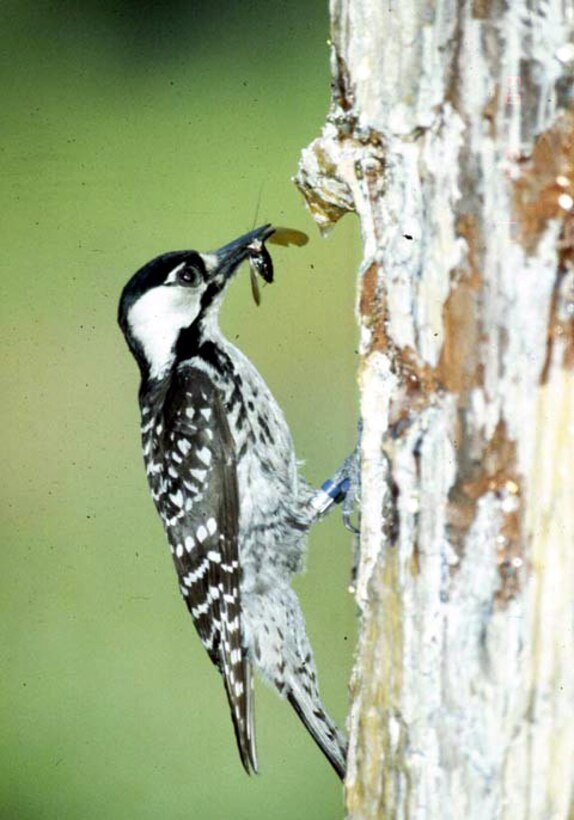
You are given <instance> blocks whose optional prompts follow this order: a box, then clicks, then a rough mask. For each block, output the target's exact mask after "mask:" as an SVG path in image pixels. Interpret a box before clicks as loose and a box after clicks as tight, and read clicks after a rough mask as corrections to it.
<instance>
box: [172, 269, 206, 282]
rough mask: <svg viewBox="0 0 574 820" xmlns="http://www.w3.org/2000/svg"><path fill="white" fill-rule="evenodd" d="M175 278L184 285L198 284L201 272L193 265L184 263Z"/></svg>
mask: <svg viewBox="0 0 574 820" xmlns="http://www.w3.org/2000/svg"><path fill="white" fill-rule="evenodd" d="M177 278H178V281H179V282H181V283H182V284H184V285H198V284H199V282H200V280H201V273H200V272H199V271H198V269H197V268H195V267H194V266H193V265H185V267H183V268H182V269H181V270H179V271H178V272H177Z"/></svg>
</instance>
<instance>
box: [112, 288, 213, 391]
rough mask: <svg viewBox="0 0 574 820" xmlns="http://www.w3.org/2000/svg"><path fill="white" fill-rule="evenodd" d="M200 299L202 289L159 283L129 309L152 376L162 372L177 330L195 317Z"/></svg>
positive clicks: (130, 322) (171, 351) (134, 331)
mask: <svg viewBox="0 0 574 820" xmlns="http://www.w3.org/2000/svg"><path fill="white" fill-rule="evenodd" d="M200 299H201V293H200V292H198V291H196V290H193V289H192V288H185V287H178V286H177V285H175V286H174V285H171V286H168V287H165V286H163V285H160V286H159V287H156V288H153V289H152V290H150V291H148V292H147V293H144V295H143V296H141V297H140V298H139V299H138V301H137V302H136V303H135V304H134V305H133V306H132V308H131V309H130V312H129V314H128V322H129V326H130V329H131V332H132V334H133V336H134V337H135V338H136V339H137V340H138V342H139V343H140V344H141V346H142V348H143V351H144V354H145V357H146V359H147V361H148V364H149V367H150V376H151V377H152V378H159V377H160V376H162V375H163V373H165V371H166V370H167V368H168V367H169V366H170V364H171V363H172V362H173V358H174V355H175V353H174V347H175V343H176V341H177V337H178V336H179V332H180V330H182V329H183V328H184V327H188V326H189V325H190V324H191V323H192V322H193V320H194V319H195V318H196V317H197V315H198V313H199V308H200Z"/></svg>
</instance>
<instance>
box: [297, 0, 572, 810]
mask: <svg viewBox="0 0 574 820" xmlns="http://www.w3.org/2000/svg"><path fill="white" fill-rule="evenodd" d="M573 18H574V9H573V6H572V4H571V3H566V2H557V1H556V0H549V1H548V2H541V0H532V1H531V2H529V3H527V2H525V0H516V2H514V0H513V2H510V3H502V2H491V1H490V0H474V2H455V1H454V0H438V2H436V3H427V2H424V0H405V2H401V3H400V4H399V3H398V2H394V0H388V2H382V0H331V20H332V34H331V37H332V72H333V98H332V106H331V111H330V114H329V116H328V119H327V123H326V125H325V126H324V129H323V132H322V134H321V136H320V137H319V138H318V139H317V140H315V141H314V142H313V143H312V144H311V145H310V146H309V147H308V148H307V149H305V150H304V151H303V155H302V159H301V163H300V170H299V175H298V177H297V184H298V185H299V187H300V189H301V190H302V192H303V193H304V195H305V197H306V200H307V202H308V205H309V207H310V209H311V211H312V213H313V215H314V217H315V219H316V220H317V222H318V223H319V226H320V227H321V228H322V229H328V228H330V227H331V226H332V225H333V224H334V223H335V222H336V221H337V220H338V219H339V218H340V217H341V216H342V215H343V214H345V213H346V212H349V211H354V212H356V213H357V215H358V217H359V221H360V227H361V234H362V240H363V247H364V255H363V260H362V263H361V268H360V273H359V279H358V318H359V325H360V344H361V351H360V352H361V368H360V375H359V381H360V389H361V402H362V415H363V422H364V435H363V441H362V457H363V462H362V464H363V466H362V481H363V493H362V518H361V539H360V540H361V550H360V563H359V567H358V577H357V584H356V596H357V602H358V605H359V608H360V613H361V621H360V635H359V643H358V650H357V658H356V665H355V669H354V674H353V679H352V682H351V712H350V717H349V729H350V736H351V745H350V756H349V772H348V777H347V783H346V799H347V811H348V816H349V817H350V818H353V820H355V819H357V820H358V818H374V817H388V818H395V817H396V818H440V820H448V819H449V818H453V819H454V820H459V818H463V817H464V818H468V819H469V820H472V819H474V818H476V820H485V819H487V818H540V820H549V819H551V820H554V819H556V820H558V818H567V817H568V815H569V811H570V810H571V801H572V792H573V784H574V779H573V771H572V767H573V761H574V653H573V648H574V636H573V602H574V373H573V366H574V210H573V207H574V107H573V97H572V75H573V70H574V46H573V45H572V44H571V40H572V35H573Z"/></svg>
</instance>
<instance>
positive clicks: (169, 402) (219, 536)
mask: <svg viewBox="0 0 574 820" xmlns="http://www.w3.org/2000/svg"><path fill="white" fill-rule="evenodd" d="M157 441H158V444H159V447H160V450H161V452H159V453H157V455H158V456H159V460H160V461H161V463H162V467H163V469H162V474H163V475H162V478H163V481H162V490H163V491H162V492H161V496H160V498H158V499H156V504H157V505H158V508H160V514H161V516H162V519H163V521H164V525H165V527H166V531H167V534H168V538H169V541H170V545H171V549H172V553H173V559H174V563H175V566H176V570H177V573H178V576H179V584H180V589H181V593H182V595H183V597H184V600H185V602H186V604H187V607H188V609H189V611H190V613H191V615H192V617H193V621H194V623H195V626H196V629H197V631H198V633H199V637H200V638H201V641H202V643H203V645H204V646H205V648H206V649H207V651H208V653H209V656H210V658H211V660H212V661H213V663H214V664H215V665H216V666H217V667H218V669H219V671H220V672H221V674H222V676H223V680H224V683H225V690H226V692H227V698H228V700H229V706H230V708H231V715H232V718H233V725H234V728H235V735H236V738H237V745H238V748H239V754H240V756H241V761H242V763H243V766H244V767H245V770H246V771H247V772H248V773H251V771H257V758H256V750H255V736H254V718H253V688H252V687H253V684H252V671H251V664H250V662H249V660H248V658H247V656H246V653H245V650H244V648H243V646H242V628H241V599H240V589H239V580H240V567H239V551H238V530H239V498H238V490H237V474H236V463H235V451H234V442H233V438H232V436H231V432H230V430H229V425H228V423H227V418H226V415H225V410H224V407H223V403H222V400H221V396H220V394H219V391H218V389H217V387H216V386H215V385H214V383H213V382H212V380H211V379H210V377H209V376H208V375H207V374H206V373H205V372H204V371H203V370H199V369H197V368H193V367H187V368H180V369H179V371H178V372H177V373H176V374H175V375H174V378H173V381H172V384H171V385H170V388H169V390H168V393H167V395H166V397H165V402H164V412H163V430H162V432H161V436H159V437H158V440H157Z"/></svg>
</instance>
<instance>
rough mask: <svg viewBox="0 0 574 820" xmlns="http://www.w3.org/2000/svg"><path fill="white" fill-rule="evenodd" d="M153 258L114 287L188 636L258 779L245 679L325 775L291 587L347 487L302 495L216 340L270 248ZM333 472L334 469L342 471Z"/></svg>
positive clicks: (287, 446) (277, 429) (275, 438)
mask: <svg viewBox="0 0 574 820" xmlns="http://www.w3.org/2000/svg"><path fill="white" fill-rule="evenodd" d="M273 232H274V228H273V227H271V226H270V225H265V226H263V227H260V228H257V229H256V230H254V231H251V232H250V233H248V234H246V235H245V236H242V237H240V238H239V239H237V240H235V241H234V242H231V243H230V244H228V245H225V246H224V247H223V248H221V249H220V250H218V251H215V252H213V253H198V252H197V251H175V252H172V253H165V254H162V255H161V256H158V257H156V258H155V259H152V261H151V262H149V263H148V264H147V265H144V267H142V268H141V269H140V270H138V271H137V273H135V274H134V275H133V276H132V278H131V279H130V280H129V282H128V283H127V285H126V286H125V288H124V289H123V292H122V295H121V299H120V304H119V313H118V320H119V324H120V327H121V329H122V331H123V333H124V335H125V338H126V341H127V344H128V346H129V348H130V350H131V352H132V353H133V355H134V357H135V359H136V361H137V363H138V365H139V368H140V371H141V386H140V391H139V402H140V410H141V434H142V442H143V454H144V461H145V468H146V472H147V477H148V482H149V486H150V489H151V494H152V497H153V500H154V502H155V505H156V507H157V510H158V513H159V515H160V517H161V519H162V522H163V526H164V528H165V531H166V534H167V537H168V540H169V543H170V547H171V553H172V556H173V561H174V564H175V568H176V571H177V574H178V578H179V587H180V590H181V594H182V596H183V599H184V601H185V603H186V604H187V608H188V609H189V612H190V613H191V616H192V618H193V621H194V624H195V627H196V629H197V632H198V633H199V637H200V639H201V641H202V643H203V645H204V647H205V649H206V650H207V653H208V654H209V657H210V658H211V660H212V661H213V663H214V664H215V666H216V667H217V669H218V670H219V672H220V673H221V675H222V677H223V682H224V685H225V691H226V693H227V698H228V701H229V706H230V708H231V716H232V719H233V725H234V729H235V735H236V738H237V745H238V748H239V754H240V756H241V761H242V763H243V766H244V767H245V769H246V771H247V772H248V773H251V772H252V771H257V757H256V749H255V731H254V710H253V682H252V669H253V668H255V669H256V670H257V671H258V672H259V673H260V674H261V675H262V677H263V678H264V679H265V680H267V681H269V682H270V683H271V684H272V685H273V686H274V687H275V688H276V689H277V691H278V692H279V694H280V695H282V696H283V697H285V698H287V700H288V701H289V702H290V704H291V705H292V706H293V708H294V709H295V711H296V713H297V714H298V716H299V717H300V718H301V720H302V721H303V723H304V724H305V726H306V728H307V729H308V730H309V732H310V733H311V735H312V736H313V738H314V739H315V741H316V742H317V744H318V745H319V746H320V748H321V749H322V751H323V752H324V754H325V755H326V756H327V758H328V760H329V762H330V763H331V765H332V766H333V768H334V769H335V770H336V772H337V774H338V775H339V776H340V777H341V778H343V777H344V774H345V757H346V741H345V739H344V737H343V735H342V734H341V733H340V732H339V730H338V729H337V727H336V725H335V724H334V722H333V721H332V720H331V718H330V717H329V716H328V715H327V713H326V712H325V710H324V708H323V705H322V703H321V699H320V697H319V691H318V687H317V675H316V670H315V664H314V661H313V653H312V650H311V645H310V643H309V639H308V637H307V634H306V631H305V624H304V620H303V616H302V613H301V609H300V606H299V602H298V600H297V597H296V595H295V593H294V592H293V590H292V589H291V586H290V581H291V578H292V576H293V575H294V574H295V573H297V572H299V571H301V569H302V562H303V554H304V550H305V541H306V536H307V532H308V530H309V528H310V526H311V525H312V524H313V523H314V522H315V521H316V520H317V519H318V518H320V517H321V515H322V514H323V513H324V512H325V511H326V510H327V508H328V507H330V505H331V504H332V502H333V501H334V500H340V498H341V495H342V493H343V492H344V488H345V486H347V483H348V482H347V479H346V477H345V476H344V475H343V473H342V472H340V473H339V474H338V478H337V479H336V480H335V481H334V482H326V484H325V485H323V487H324V489H322V490H314V489H313V488H312V487H311V486H310V485H309V484H307V483H306V481H305V480H304V479H302V478H301V476H300V475H299V473H298V468H297V461H296V458H295V452H294V449H293V442H292V440H291V434H290V432H289V428H288V427H287V424H286V421H285V419H284V417H283V413H282V412H281V410H280V408H279V406H278V405H277V403H276V401H275V399H274V398H273V396H272V395H271V392H270V391H269V388H268V387H267V385H266V384H265V382H264V381H263V378H262V377H261V376H260V374H259V373H258V372H257V370H256V369H255V367H254V366H253V364H252V363H251V362H250V361H249V359H247V358H246V357H245V356H244V355H243V354H242V353H241V352H240V351H239V350H238V349H237V348H236V347H235V346H234V345H232V344H231V343H230V342H229V341H228V340H227V339H225V338H224V337H223V335H222V333H221V331H220V329H219V325H218V314H219V309H220V306H221V303H222V300H223V297H224V294H225V290H226V288H227V285H228V284H229V282H230V281H231V279H232V278H233V275H234V273H235V271H236V270H237V268H238V267H239V266H240V264H241V263H242V262H243V261H244V260H245V259H246V258H248V257H250V255H252V253H253V248H254V247H259V248H261V247H262V246H263V242H265V240H267V239H268V238H269V237H270V236H272V234H273ZM343 472H344V471H343Z"/></svg>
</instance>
